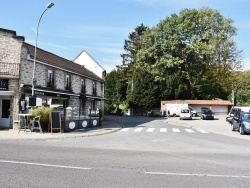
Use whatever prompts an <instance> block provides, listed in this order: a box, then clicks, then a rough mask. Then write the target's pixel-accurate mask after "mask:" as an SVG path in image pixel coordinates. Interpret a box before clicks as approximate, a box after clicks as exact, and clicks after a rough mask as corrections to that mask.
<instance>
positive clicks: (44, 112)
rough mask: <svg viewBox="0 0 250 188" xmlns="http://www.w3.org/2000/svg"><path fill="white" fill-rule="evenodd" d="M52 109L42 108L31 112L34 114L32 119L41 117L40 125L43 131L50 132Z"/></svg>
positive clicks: (30, 111)
mask: <svg viewBox="0 0 250 188" xmlns="http://www.w3.org/2000/svg"><path fill="white" fill-rule="evenodd" d="M50 112H51V108H48V107H45V106H40V107H38V108H36V109H31V110H29V113H30V114H32V117H31V118H32V119H33V118H34V117H36V116H40V123H41V126H42V128H43V129H45V130H48V125H49V115H50Z"/></svg>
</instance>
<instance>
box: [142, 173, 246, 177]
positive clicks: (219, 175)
mask: <svg viewBox="0 0 250 188" xmlns="http://www.w3.org/2000/svg"><path fill="white" fill-rule="evenodd" d="M145 174H154V175H170V176H200V177H224V178H250V176H246V175H242V176H240V175H223V174H187V173H171V172H170V173H168V172H145Z"/></svg>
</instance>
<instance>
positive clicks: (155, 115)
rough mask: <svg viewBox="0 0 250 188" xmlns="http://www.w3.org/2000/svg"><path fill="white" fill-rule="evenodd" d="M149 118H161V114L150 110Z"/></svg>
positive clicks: (158, 111)
mask: <svg viewBox="0 0 250 188" xmlns="http://www.w3.org/2000/svg"><path fill="white" fill-rule="evenodd" d="M149 116H151V117H161V116H162V112H161V110H151V111H150V112H149Z"/></svg>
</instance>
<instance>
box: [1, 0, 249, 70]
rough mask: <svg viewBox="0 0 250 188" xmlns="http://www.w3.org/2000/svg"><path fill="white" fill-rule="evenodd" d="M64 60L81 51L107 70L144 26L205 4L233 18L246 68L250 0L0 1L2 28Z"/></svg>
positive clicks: (116, 62)
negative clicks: (139, 27)
mask: <svg viewBox="0 0 250 188" xmlns="http://www.w3.org/2000/svg"><path fill="white" fill-rule="evenodd" d="M49 2H53V3H54V6H53V7H52V8H50V9H48V10H47V11H46V12H45V13H44V15H43V17H42V19H41V21H40V25H39V29H38V40H37V47H38V48H41V49H43V50H45V51H48V52H51V53H53V54H56V55H58V56H60V57H63V58H65V59H68V60H72V61H73V60H74V59H75V58H76V57H77V56H78V55H79V54H80V53H81V52H82V51H83V50H85V51H86V52H87V53H88V54H89V55H90V56H91V57H92V58H93V59H94V60H95V61H96V62H97V63H99V64H100V65H101V66H102V67H103V68H104V69H105V70H106V71H107V72H108V73H109V72H110V71H112V70H114V69H115V68H116V65H121V64H122V58H121V56H120V54H122V53H124V41H125V40H126V39H128V36H129V33H131V32H133V31H134V29H135V28H136V27H137V26H139V25H141V24H144V25H145V26H148V27H150V28H151V27H154V26H156V25H157V24H158V23H159V22H160V21H161V20H163V19H165V18H166V17H169V16H170V15H171V14H173V13H176V14H179V12H180V11H181V10H182V9H184V8H190V9H192V8H195V9H200V8H202V7H209V8H212V9H215V10H218V11H219V12H220V13H221V14H222V15H223V16H224V17H225V18H231V19H233V20H234V27H235V28H236V29H237V35H236V36H235V37H234V40H235V42H236V44H237V47H238V50H243V52H242V61H243V64H244V70H250V37H249V35H250V11H249V7H250V1H249V0H51V1H50V0H7V1H4V0H2V1H1V11H0V28H3V29H8V30H13V31H16V33H17V35H19V36H24V37H25V42H27V43H29V44H32V45H34V46H35V41H36V29H37V24H38V21H39V18H40V16H41V15H42V12H43V11H44V10H45V9H46V6H47V4H48V3H49Z"/></svg>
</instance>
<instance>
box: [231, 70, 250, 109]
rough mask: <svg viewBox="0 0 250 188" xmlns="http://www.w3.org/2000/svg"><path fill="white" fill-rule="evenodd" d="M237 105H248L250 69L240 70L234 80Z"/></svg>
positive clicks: (249, 97)
mask: <svg viewBox="0 0 250 188" xmlns="http://www.w3.org/2000/svg"><path fill="white" fill-rule="evenodd" d="M233 89H235V98H236V100H237V101H236V105H237V106H250V71H245V72H242V73H241V74H239V75H238V76H237V79H236V80H235V82H234V88H233Z"/></svg>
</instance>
